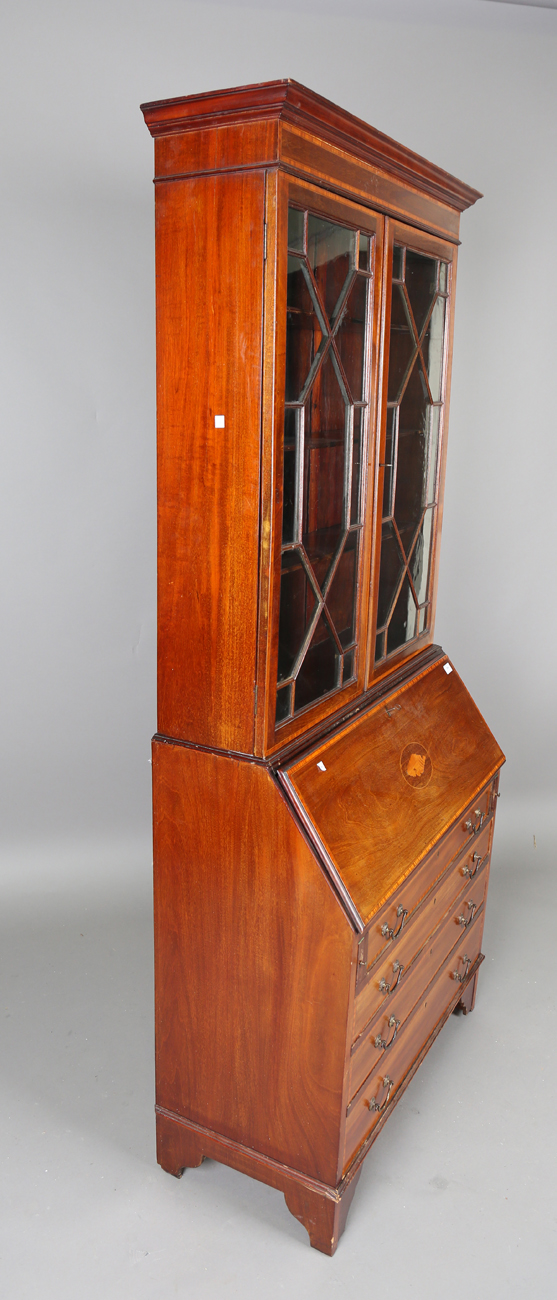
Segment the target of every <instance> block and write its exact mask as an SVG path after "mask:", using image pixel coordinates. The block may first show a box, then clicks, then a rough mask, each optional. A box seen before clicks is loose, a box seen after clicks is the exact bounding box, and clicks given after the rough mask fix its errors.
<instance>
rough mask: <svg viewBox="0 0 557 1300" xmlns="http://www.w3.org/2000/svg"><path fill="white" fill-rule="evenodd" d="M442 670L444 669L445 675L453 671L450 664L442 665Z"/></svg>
mask: <svg viewBox="0 0 557 1300" xmlns="http://www.w3.org/2000/svg"><path fill="white" fill-rule="evenodd" d="M443 668H444V669H445V672H446V673H452V671H453V670H452V668H451V665H450V664H443Z"/></svg>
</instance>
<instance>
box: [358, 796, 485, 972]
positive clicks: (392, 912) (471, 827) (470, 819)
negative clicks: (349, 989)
mask: <svg viewBox="0 0 557 1300" xmlns="http://www.w3.org/2000/svg"><path fill="white" fill-rule="evenodd" d="M496 784H497V780H496V781H495V782H491V784H490V785H489V786H488V788H487V789H486V790H484V791H483V793H482V794H481V795H479V796H478V797H477V798H476V799H474V801H473V803H471V804H470V805H469V807H468V808H466V810H465V811H464V812H463V814H462V817H461V818H460V819H459V821H458V822H457V823H456V825H455V826H453V827H452V830H450V831H449V832H448V833H447V834H446V835H444V836H443V838H442V839H441V840H440V841H439V843H438V844H437V845H436V846H435V848H434V849H433V850H432V851H431V853H429V854H428V856H427V858H425V860H424V861H423V862H422V863H421V864H420V866H419V867H416V869H415V871H413V872H412V873H411V875H410V876H408V879H407V880H405V881H404V882H403V884H402V885H400V887H399V888H398V889H397V890H395V892H394V893H393V894H392V895H391V897H390V899H389V901H388V902H387V903H385V905H384V907H382V908H381V909H380V911H379V912H378V913H377V916H375V917H374V918H373V921H372V922H371V925H370V926H369V929H368V930H367V932H366V934H365V935H364V938H363V940H362V942H361V945H360V950H361V952H362V954H363V962H364V964H365V966H366V967H369V966H372V965H373V962H374V961H375V960H376V959H377V957H378V956H379V954H380V953H381V952H383V951H384V950H385V949H386V948H387V947H388V946H389V945H390V944H391V943H392V942H393V939H394V937H397V936H398V935H400V934H401V933H402V931H403V929H404V928H405V927H407V926H408V925H409V922H410V920H411V917H412V914H413V912H415V910H416V908H417V907H418V906H419V904H420V902H421V900H422V899H423V897H424V895H425V894H426V893H427V892H428V890H429V889H430V888H431V887H432V885H433V884H434V883H435V881H436V880H437V879H438V877H439V876H440V875H441V874H442V872H443V871H444V870H445V868H446V867H447V866H448V865H449V863H450V862H452V861H453V859H454V858H455V857H456V856H457V854H458V853H461V852H462V850H463V849H464V848H465V846H466V845H474V848H473V849H472V848H471V850H470V851H471V852H474V851H475V848H476V839H477V837H478V836H479V835H480V834H481V832H482V831H483V828H484V825H485V822H486V820H487V818H489V816H490V814H491V811H492V802H493V798H492V796H493V790H494V786H496ZM359 970H360V978H362V975H361V971H362V967H360V968H359Z"/></svg>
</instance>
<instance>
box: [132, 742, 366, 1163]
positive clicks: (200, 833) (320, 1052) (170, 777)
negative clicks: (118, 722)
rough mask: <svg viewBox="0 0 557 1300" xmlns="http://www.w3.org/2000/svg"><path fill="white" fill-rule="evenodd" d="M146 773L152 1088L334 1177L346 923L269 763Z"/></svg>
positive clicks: (345, 1004) (203, 764) (203, 1120)
mask: <svg viewBox="0 0 557 1300" xmlns="http://www.w3.org/2000/svg"><path fill="white" fill-rule="evenodd" d="M153 777H154V790H155V942H156V1022H157V1031H156V1042H157V1102H158V1104H159V1105H160V1106H163V1107H164V1108H165V1109H167V1110H169V1111H172V1112H174V1113H176V1114H178V1115H183V1116H184V1117H185V1118H187V1119H191V1120H193V1121H195V1122H196V1123H198V1124H202V1125H205V1126H207V1127H208V1128H210V1129H212V1130H215V1131H217V1132H220V1133H221V1134H223V1135H224V1136H226V1137H229V1138H234V1139H235V1140H236V1141H239V1142H242V1143H244V1144H245V1145H247V1146H249V1147H253V1148H255V1149H257V1150H258V1151H259V1152H261V1153H263V1154H265V1155H268V1156H270V1157H272V1158H274V1159H276V1160H280V1161H282V1162H283V1163H284V1164H286V1165H289V1166H292V1167H293V1168H294V1169H297V1170H300V1171H302V1172H305V1173H307V1174H309V1175H311V1176H313V1177H315V1178H320V1179H322V1180H323V1181H324V1182H326V1183H328V1184H330V1185H332V1186H334V1185H336V1183H337V1181H338V1177H339V1176H340V1175H339V1172H338V1162H339V1134H340V1130H341V1121H342V1104H343V1088H344V1075H345V1064H346V1056H347V1030H348V1018H349V1006H350V989H351V985H352V982H353V975H354V963H355V937H354V932H353V930H352V929H351V927H350V925H349V923H348V921H347V919H346V916H345V914H344V912H343V911H342V908H341V906H340V904H339V903H338V901H337V899H336V897H335V895H334V894H333V892H332V889H331V887H330V885H329V883H328V880H327V878H326V876H325V874H324V872H323V871H322V869H321V868H320V867H319V865H318V863H317V861H316V859H315V857H314V856H313V853H312V852H311V850H310V848H309V847H308V845H307V844H306V842H305V840H304V839H303V837H302V835H301V833H300V832H299V831H298V829H297V826H296V824H295V822H294V820H293V818H292V816H291V814H290V812H289V810H288V807H287V805H286V803H285V801H284V799H283V797H282V795H281V792H280V790H279V789H278V787H277V784H276V782H275V781H274V779H273V777H272V776H271V775H270V773H269V772H268V771H267V770H266V769H265V768H264V767H263V766H261V765H258V764H255V763H248V762H242V761H239V760H237V759H233V758H228V757H226V756H224V755H216V754H209V753H206V752H203V751H199V750H195V749H190V748H188V747H186V746H182V745H172V744H169V743H163V742H160V741H155V743H154V746H153Z"/></svg>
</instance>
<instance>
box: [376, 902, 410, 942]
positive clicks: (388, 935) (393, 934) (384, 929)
mask: <svg viewBox="0 0 557 1300" xmlns="http://www.w3.org/2000/svg"><path fill="white" fill-rule="evenodd" d="M396 914H397V916H400V925H399V927H398V929H397V930H391V929H390V928H389V926H388V925H387V923H386V922H385V925H382V926H381V934H382V935H383V938H384V939H398V936H399V934H400V931H401V930H402V927H403V925H404V922H405V920H406V917H407V916H408V912H407V911H406V908H405V907H402V906H400V907H397V909H396Z"/></svg>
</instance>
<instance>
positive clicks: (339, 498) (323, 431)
mask: <svg viewBox="0 0 557 1300" xmlns="http://www.w3.org/2000/svg"><path fill="white" fill-rule="evenodd" d="M306 410H307V416H306V437H305V490H304V517H303V530H302V535H303V539H304V545H305V547H306V550H307V552H308V555H309V556H310V558H311V560H312V563H315V564H316V566H317V564H318V563H319V561H321V560H322V559H323V557H324V556H328V557H329V559H330V557H331V556H332V554H333V553H334V551H335V550H336V547H337V544H338V541H339V540H340V536H341V533H342V531H343V528H344V522H343V520H344V461H345V441H346V419H347V413H348V411H347V404H346V402H345V400H344V397H343V395H342V392H341V388H340V384H339V380H338V375H337V373H336V371H335V367H334V365H333V361H332V357H331V353H330V352H329V353H328V355H327V357H326V358H325V361H324V362H323V365H322V366H321V369H320V370H319V371H318V374H317V378H316V380H315V382H314V384H313V388H312V390H311V398H310V402H309V403H308V406H307V408H306ZM318 557H319V559H318ZM328 568H329V564H328V563H327V564H326V566H325V567H324V566H323V564H322V563H319V572H318V573H317V576H318V579H319V581H320V582H323V581H324V578H325V573H326V572H328ZM316 572H317V568H316Z"/></svg>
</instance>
